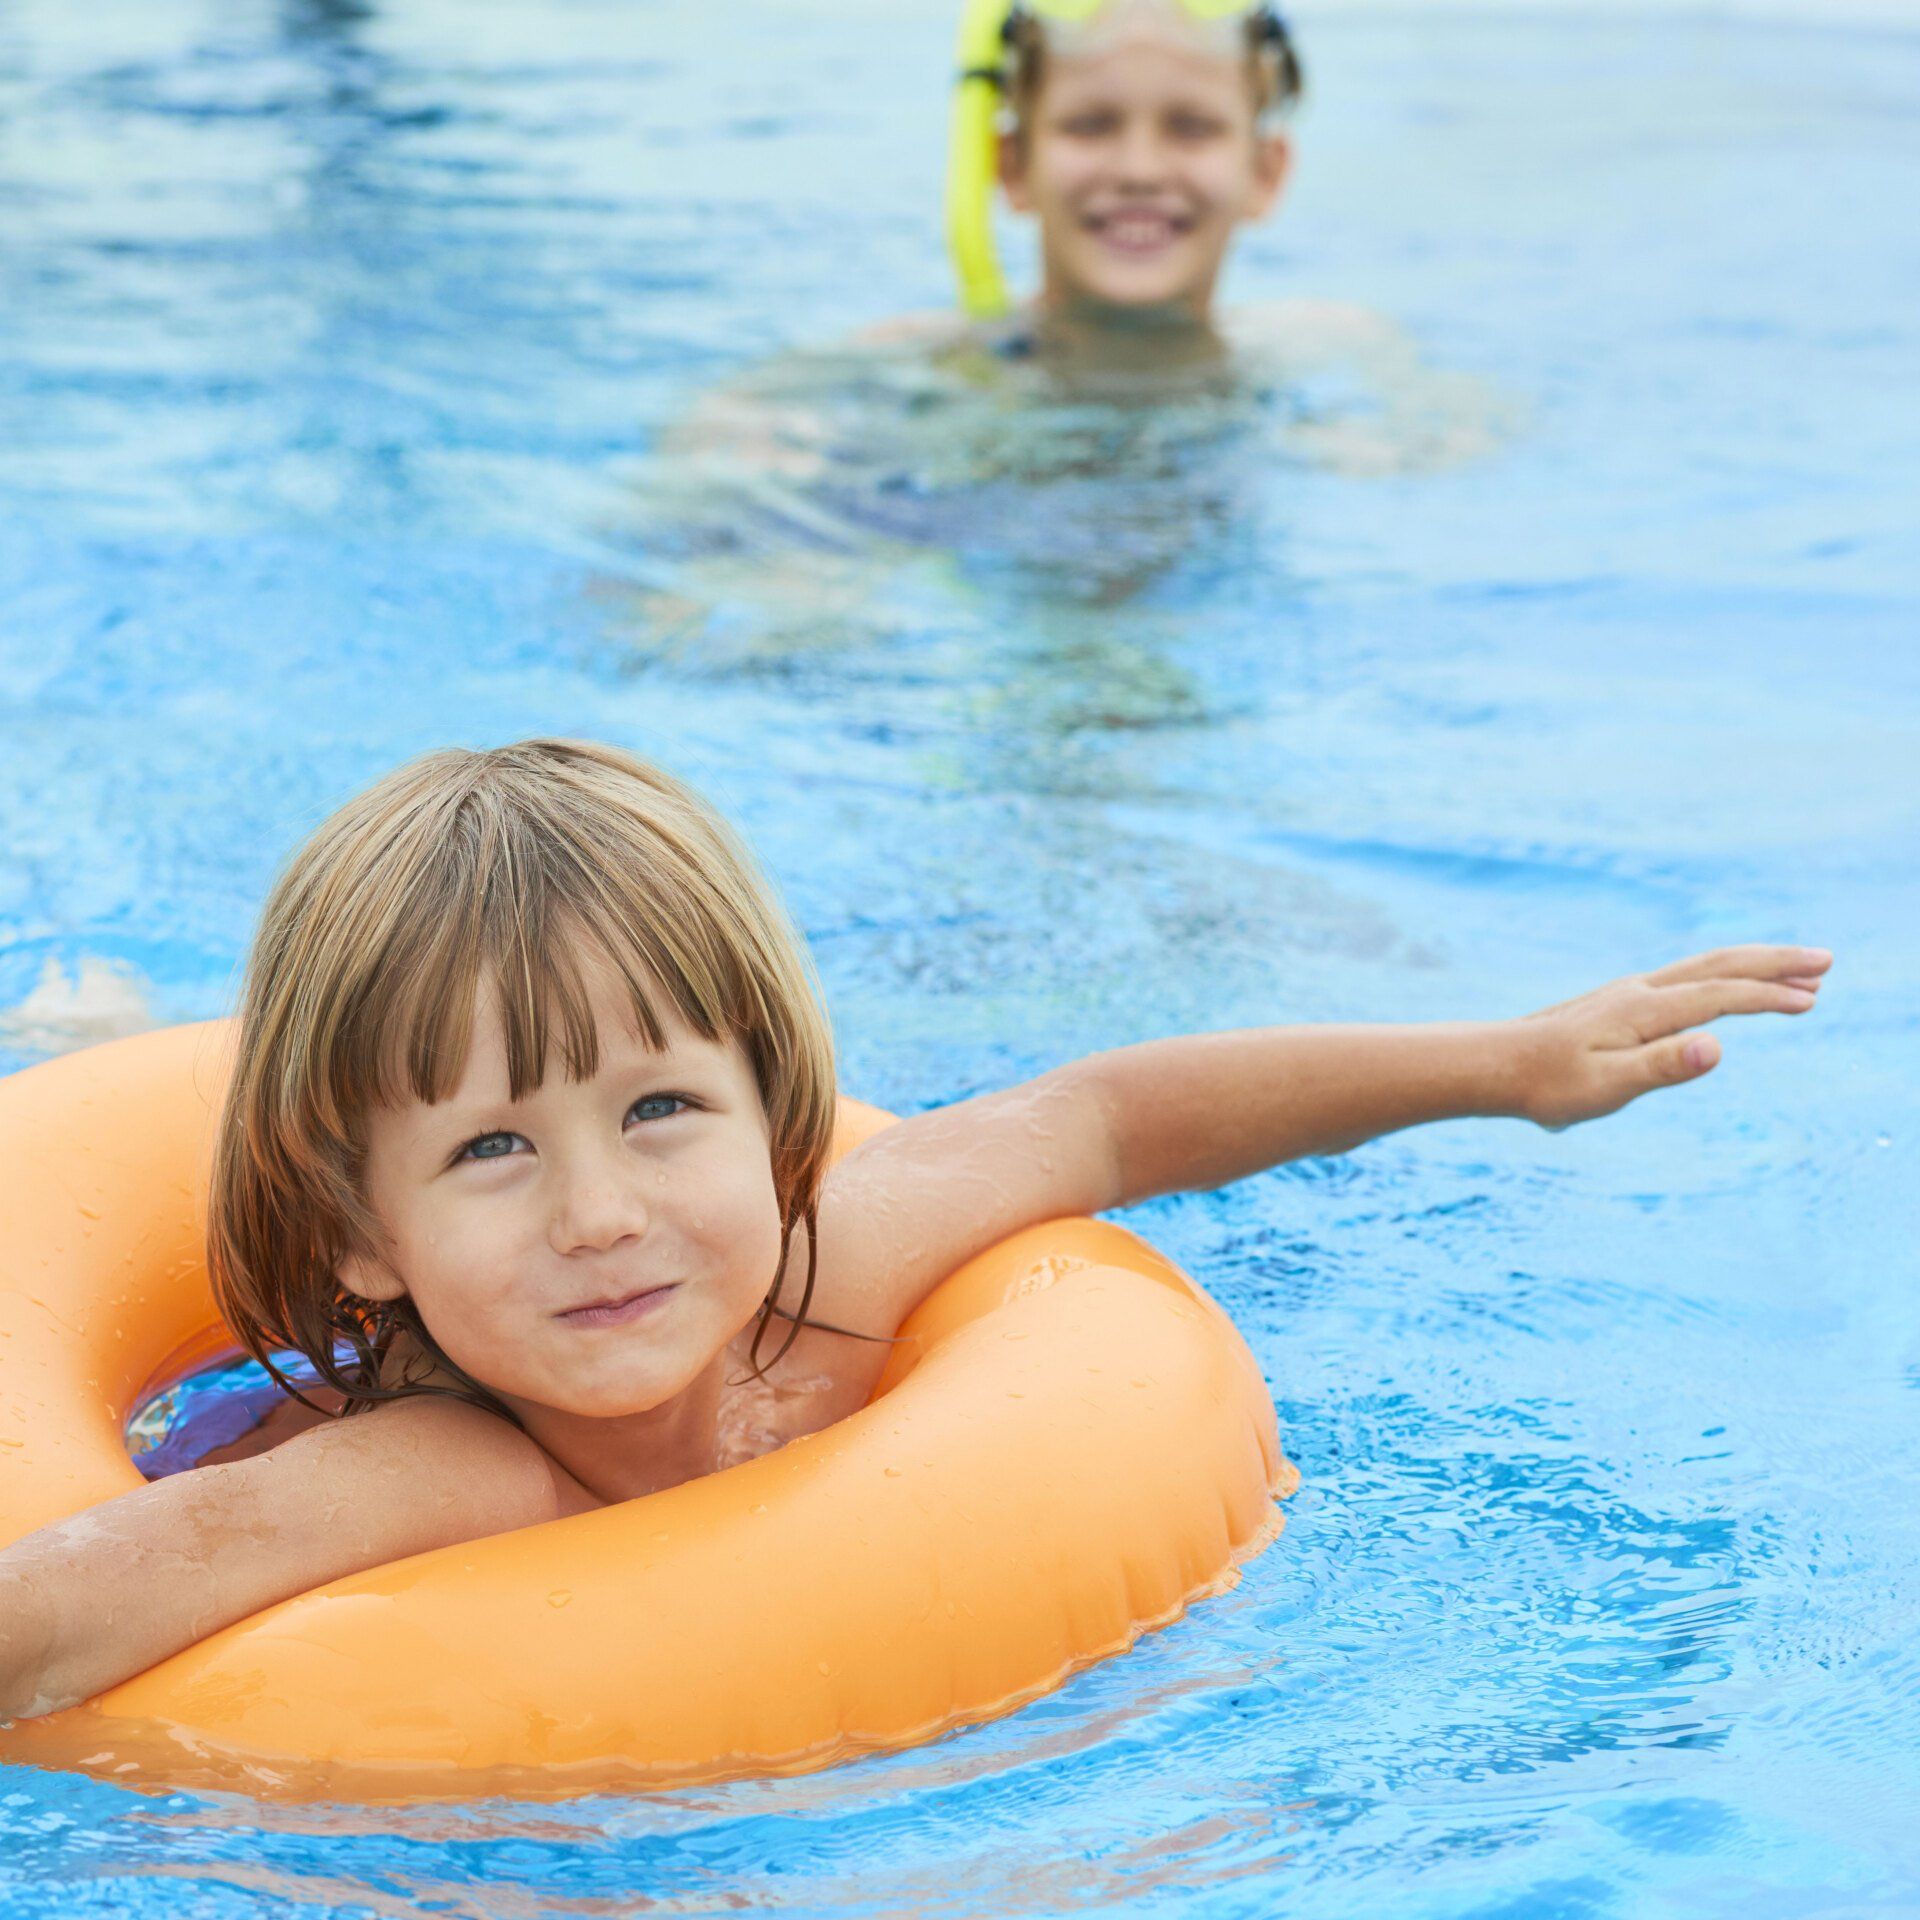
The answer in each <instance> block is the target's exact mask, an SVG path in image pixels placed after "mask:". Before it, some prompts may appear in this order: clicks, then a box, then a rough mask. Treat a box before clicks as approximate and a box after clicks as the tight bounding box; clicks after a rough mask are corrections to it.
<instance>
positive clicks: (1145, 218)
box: [1086, 208, 1190, 253]
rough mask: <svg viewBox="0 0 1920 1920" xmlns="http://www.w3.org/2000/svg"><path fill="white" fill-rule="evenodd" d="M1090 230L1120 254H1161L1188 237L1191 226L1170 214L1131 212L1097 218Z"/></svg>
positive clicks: (1091, 220)
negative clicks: (1165, 249) (1176, 242)
mask: <svg viewBox="0 0 1920 1920" xmlns="http://www.w3.org/2000/svg"><path fill="white" fill-rule="evenodd" d="M1086 224H1087V228H1088V231H1089V232H1091V233H1092V234H1093V235H1094V237H1095V238H1096V239H1098V240H1100V241H1102V242H1103V243H1104V244H1105V245H1107V246H1109V247H1111V248H1113V250H1114V251H1115V252H1116V253H1158V252H1159V251H1160V250H1161V249H1162V248H1164V247H1170V246H1172V245H1173V243H1174V242H1175V241H1176V240H1178V239H1180V238H1181V236H1182V235H1184V234H1185V232H1186V231H1187V228H1188V226H1189V224H1190V222H1188V221H1186V220H1183V219H1180V218H1179V217H1178V216H1176V215H1174V214H1170V213H1158V212H1152V211H1149V210H1147V209H1144V208H1129V209H1128V210H1127V211H1125V212H1122V213H1104V214H1093V215H1090V216H1089V217H1088V219H1087V222H1086Z"/></svg>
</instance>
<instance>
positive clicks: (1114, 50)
mask: <svg viewBox="0 0 1920 1920" xmlns="http://www.w3.org/2000/svg"><path fill="white" fill-rule="evenodd" d="M1048 54H1049V57H1048V60H1047V64H1046V67H1045V68H1044V70H1043V72H1044V76H1045V77H1044V80H1043V85H1044V87H1045V89H1046V91H1047V92H1049V93H1051V94H1053V95H1054V96H1055V97H1056V98H1066V97H1069V96H1079V95H1091V94H1098V93H1105V92H1118V91H1124V92H1127V93H1135V94H1137V93H1151V94H1154V95H1156V96H1160V95H1167V94H1180V93H1185V94H1196V95H1204V96H1205V97H1206V98H1207V99H1208V100H1209V101H1222V102H1223V101H1227V100H1230V99H1231V100H1237V99H1238V98H1239V97H1240V96H1241V95H1242V94H1243V93H1244V91H1245V86H1246V64H1247V63H1246V51H1245V48H1244V46H1243V45H1242V44H1240V43H1238V42H1236V41H1235V40H1233V39H1231V38H1229V39H1227V40H1226V41H1225V43H1224V44H1220V45H1208V44H1205V43H1204V42H1201V41H1198V40H1196V39H1195V38H1194V36H1193V35H1192V34H1191V33H1187V32H1183V31H1182V30H1180V29H1179V28H1177V27H1175V26H1174V25H1173V24H1172V23H1171V22H1162V21H1160V20H1158V19H1149V20H1136V21H1133V22H1130V23H1128V24H1125V25H1122V26H1117V27H1114V28H1112V29H1101V28H1093V29H1079V30H1076V31H1075V32H1074V33H1073V34H1072V36H1071V37H1070V38H1064V39H1063V43H1062V44H1061V45H1059V46H1058V47H1054V46H1053V45H1052V44H1051V43H1050V44H1049V50H1048Z"/></svg>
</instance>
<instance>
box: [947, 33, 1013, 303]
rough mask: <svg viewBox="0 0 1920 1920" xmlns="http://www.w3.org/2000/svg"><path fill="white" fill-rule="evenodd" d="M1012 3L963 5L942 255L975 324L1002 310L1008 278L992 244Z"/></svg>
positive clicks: (961, 300) (948, 158)
mask: <svg viewBox="0 0 1920 1920" xmlns="http://www.w3.org/2000/svg"><path fill="white" fill-rule="evenodd" d="M1012 11H1013V8H1012V4H1011V0H966V9H965V11H964V12H963V13H962V14H961V16H960V45H959V66H960V76H959V79H958V80H957V81H956V82H955V85H954V92H953V126H952V130H951V133H950V135H949V138H948V143H947V248H948V251H949V252H950V253H951V254H952V255H953V270H954V272H955V273H956V274H957V275H958V276H959V280H960V304H961V305H962V306H963V307H965V308H966V310H967V313H968V316H969V317H970V318H972V319H975V320H992V319H996V318H998V317H999V316H1000V315H1001V314H1003V313H1005V312H1006V311H1007V308H1008V306H1009V304H1010V303H1009V301H1008V299H1007V279H1006V275H1005V274H1003V273H1002V272H1001V271H1000V252H999V249H998V248H997V247H996V246H995V245H994V242H993V187H994V181H995V180H996V179H997V178H998V176H999V171H1000V94H1001V86H1002V79H1001V69H1002V63H1003V62H1004V60H1005V58H1006V45H1005V42H1004V40H1003V38H1002V36H1003V34H1004V33H1005V31H1006V25H1007V16H1008V15H1009V14H1010V13H1011V12H1012Z"/></svg>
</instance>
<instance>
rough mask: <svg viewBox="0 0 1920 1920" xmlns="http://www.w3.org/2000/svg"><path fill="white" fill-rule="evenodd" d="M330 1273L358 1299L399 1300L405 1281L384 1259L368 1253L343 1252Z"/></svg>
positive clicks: (401, 1297)
mask: <svg viewBox="0 0 1920 1920" xmlns="http://www.w3.org/2000/svg"><path fill="white" fill-rule="evenodd" d="M333 1277H334V1278H335V1279H336V1280H338V1281H339V1282H340V1284H341V1285H342V1286H343V1287H345V1288H346V1290H347V1291H348V1292H349V1293H350V1294H352V1295H353V1296H354V1297H355V1298H356V1299H359V1300H403V1299H405V1298H406V1292H407V1283H406V1282H405V1281H404V1280H402V1279H401V1278H400V1276H399V1275H398V1274H397V1273H395V1272H394V1270H393V1269H392V1268H391V1267H390V1266H388V1265H387V1263H386V1262H385V1261H384V1260H380V1259H377V1258H375V1256H374V1255H372V1254H370V1253H343V1254H342V1255H341V1256H340V1258H339V1260H338V1261H337V1262H336V1263H335V1266H334V1269H333Z"/></svg>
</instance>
